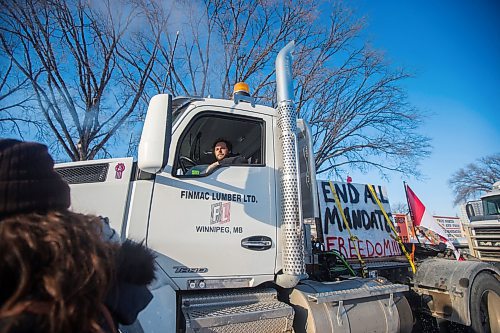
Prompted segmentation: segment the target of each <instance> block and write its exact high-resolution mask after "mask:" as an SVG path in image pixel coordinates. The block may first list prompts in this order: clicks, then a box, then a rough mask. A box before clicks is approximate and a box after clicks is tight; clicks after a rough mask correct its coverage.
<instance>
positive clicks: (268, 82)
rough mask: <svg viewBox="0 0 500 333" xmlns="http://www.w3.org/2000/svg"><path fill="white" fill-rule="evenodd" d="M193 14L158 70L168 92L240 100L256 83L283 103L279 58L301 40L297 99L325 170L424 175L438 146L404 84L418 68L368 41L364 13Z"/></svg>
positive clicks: (245, 4) (298, 4)
mask: <svg viewBox="0 0 500 333" xmlns="http://www.w3.org/2000/svg"><path fill="white" fill-rule="evenodd" d="M183 9H185V8H183ZM184 12H187V13H188V15H189V17H188V18H187V20H186V21H185V22H182V23H181V24H178V25H176V26H173V27H170V29H172V28H173V29H175V30H171V31H169V32H167V33H166V35H167V36H169V37H168V40H167V43H165V44H164V45H163V47H162V49H161V51H160V54H161V58H162V59H163V60H162V61H159V62H158V63H157V65H158V66H157V67H156V68H154V69H153V72H154V76H155V77H156V79H155V81H156V82H157V87H156V88H157V90H158V91H168V92H171V93H173V94H182V95H193V94H194V95H206V94H211V95H216V96H222V97H224V98H230V96H231V92H232V91H231V87H232V85H233V84H234V83H236V82H238V81H246V82H247V83H249V84H250V86H251V87H252V90H253V91H252V93H253V95H254V96H255V97H257V98H258V99H259V100H260V101H261V102H263V103H267V104H271V105H274V103H275V97H274V96H275V78H274V59H275V57H276V54H277V52H278V51H279V50H280V48H281V47H283V46H284V45H285V44H286V43H287V42H289V41H291V40H295V41H296V45H297V50H296V52H295V62H294V75H295V78H296V87H295V92H296V103H297V106H298V111H299V115H300V116H301V117H303V118H305V119H306V120H308V122H309V124H310V125H311V127H312V130H313V134H314V136H313V139H314V150H315V156H316V167H317V170H318V172H319V173H322V172H326V173H342V172H343V171H345V168H351V169H352V168H358V169H360V170H362V171H366V170H367V169H369V168H376V169H378V170H379V171H381V173H382V174H385V171H388V170H391V171H399V172H403V173H406V174H411V175H416V176H418V175H419V172H418V167H417V166H418V161H419V160H420V159H421V158H423V157H425V156H427V155H428V154H429V153H430V145H429V139H428V138H427V137H425V136H423V135H420V134H418V131H417V130H418V126H419V125H420V124H421V121H422V115H421V113H420V112H418V110H415V109H414V108H412V107H411V105H409V104H408V102H407V98H406V94H405V91H404V89H403V88H402V86H401V84H402V82H403V81H404V80H406V79H408V78H409V77H410V75H409V74H408V73H406V72H405V71H404V70H401V69H392V67H391V65H390V64H388V63H387V62H385V61H384V59H383V57H382V56H381V54H379V53H377V52H376V51H374V50H372V49H371V48H370V47H369V45H368V44H367V43H366V42H364V41H363V40H362V38H361V37H362V29H363V26H364V22H363V20H357V19H355V16H354V15H353V13H352V12H351V11H349V10H347V9H346V8H345V7H344V6H343V5H341V4H337V3H330V2H315V1H309V0H298V1H293V2H292V1H284V2H280V1H266V0H261V1H250V2H249V1H243V0H231V1H222V0H205V7H204V8H202V9H199V8H198V10H197V8H194V7H193V8H189V9H187V10H185V11H184ZM321 12H329V13H331V14H330V15H328V16H325V15H320V14H319V13H321ZM325 17H327V20H325ZM176 31H180V33H176Z"/></svg>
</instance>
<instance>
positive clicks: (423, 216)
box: [406, 185, 460, 260]
mask: <svg viewBox="0 0 500 333" xmlns="http://www.w3.org/2000/svg"><path fill="white" fill-rule="evenodd" d="M406 197H407V198H408V204H409V205H410V210H411V212H412V213H413V218H414V219H415V221H413V224H414V225H415V226H419V227H423V228H426V229H428V230H431V231H433V232H435V233H436V234H437V235H438V236H439V238H440V239H441V241H443V242H444V243H445V244H446V245H448V247H450V248H452V249H453V252H454V253H455V256H456V258H457V260H458V259H460V252H458V250H457V249H456V248H455V246H454V245H453V243H452V242H450V241H449V240H448V237H447V236H446V235H447V233H446V231H445V230H444V228H443V227H442V226H441V225H440V224H439V223H437V222H436V220H434V218H433V217H432V215H431V214H430V213H429V211H428V210H427V209H426V208H425V206H424V204H423V203H422V201H420V199H419V198H418V197H417V195H416V194H415V192H413V191H412V189H411V188H410V187H409V186H408V185H406Z"/></svg>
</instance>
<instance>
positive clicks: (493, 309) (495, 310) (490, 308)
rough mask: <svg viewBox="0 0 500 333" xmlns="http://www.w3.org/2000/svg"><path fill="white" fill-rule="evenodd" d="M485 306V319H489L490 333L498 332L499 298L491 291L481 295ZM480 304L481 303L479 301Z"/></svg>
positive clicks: (499, 323) (499, 327) (499, 321)
mask: <svg viewBox="0 0 500 333" xmlns="http://www.w3.org/2000/svg"><path fill="white" fill-rule="evenodd" d="M483 300H485V303H486V304H485V305H486V306H487V312H486V318H485V319H489V320H488V321H489V323H488V322H486V323H485V324H489V327H490V332H500V296H498V294H497V293H496V292H494V291H492V290H488V291H486V292H485V294H484V295H483ZM481 303H483V302H482V301H481Z"/></svg>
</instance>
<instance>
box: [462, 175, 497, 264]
mask: <svg viewBox="0 0 500 333" xmlns="http://www.w3.org/2000/svg"><path fill="white" fill-rule="evenodd" d="M481 203H482V205H481V208H482V209H478V211H476V210H475V209H474V207H473V205H472V204H470V203H469V204H467V205H466V211H467V216H468V218H469V221H470V223H468V224H467V225H466V226H465V228H466V235H467V241H468V243H469V251H470V254H471V255H472V256H474V257H476V258H478V259H479V260H482V261H488V262H492V263H494V264H495V265H497V266H500V181H498V182H496V183H494V184H493V188H492V190H491V191H490V192H488V193H486V194H485V195H483V196H482V197H481Z"/></svg>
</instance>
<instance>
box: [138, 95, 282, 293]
mask: <svg viewBox="0 0 500 333" xmlns="http://www.w3.org/2000/svg"><path fill="white" fill-rule="evenodd" d="M238 107H240V105H238ZM241 107H242V109H238V110H235V109H234V108H231V109H228V108H223V107H220V106H206V105H204V106H198V107H195V108H193V109H191V110H190V111H188V112H187V114H186V115H185V117H184V118H183V119H181V120H179V122H178V123H177V124H176V125H175V126H174V129H173V136H172V145H171V150H170V157H169V163H168V166H167V167H166V169H165V170H164V171H163V172H162V173H160V174H158V175H157V177H156V181H155V187H154V192H153V198H152V205H151V214H150V219H149V221H150V222H149V227H148V234H147V243H148V246H149V247H151V248H153V249H154V250H156V251H157V252H159V253H161V254H162V258H161V260H159V262H160V263H161V265H162V269H163V270H165V272H166V273H167V274H168V275H169V276H170V277H171V278H173V280H174V281H175V283H176V284H177V285H178V286H179V288H181V289H192V288H193V286H194V284H192V281H193V279H197V281H200V279H204V282H203V287H205V286H206V287H207V288H210V287H211V288H222V287H247V286H252V285H257V284H259V283H261V282H264V281H269V280H273V278H274V270H275V259H276V234H277V229H276V219H277V217H276V210H275V209H274V207H275V205H276V203H275V200H276V193H275V165H274V163H275V161H274V150H273V141H274V135H273V124H272V121H273V118H272V116H270V115H267V114H259V113H255V111H253V110H252V109H253V108H251V106H250V105H246V104H244V105H241ZM245 107H247V108H248V109H249V110H247V109H245ZM218 138H224V139H226V140H228V141H230V142H231V143H232V146H233V147H232V153H233V154H239V156H240V157H241V158H240V162H239V163H238V164H231V165H227V166H221V167H218V168H216V169H215V170H213V171H211V172H209V173H205V170H206V168H207V166H208V165H209V164H211V163H212V162H214V161H215V157H214V155H213V153H212V149H213V147H212V146H213V144H214V142H215V141H216V140H217V139H218ZM190 286H191V287H190Z"/></svg>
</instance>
